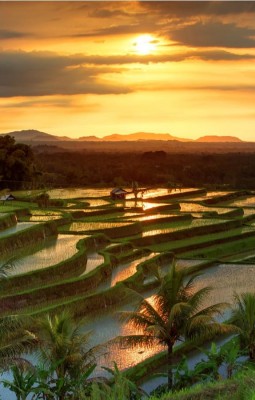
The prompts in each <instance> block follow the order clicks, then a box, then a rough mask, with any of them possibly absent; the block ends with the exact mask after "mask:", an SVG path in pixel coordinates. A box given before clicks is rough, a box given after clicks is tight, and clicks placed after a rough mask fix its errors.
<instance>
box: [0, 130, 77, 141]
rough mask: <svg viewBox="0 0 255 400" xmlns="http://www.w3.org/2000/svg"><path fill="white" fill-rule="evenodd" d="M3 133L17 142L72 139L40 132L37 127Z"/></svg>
mask: <svg viewBox="0 0 255 400" xmlns="http://www.w3.org/2000/svg"><path fill="white" fill-rule="evenodd" d="M1 135H9V136H12V137H14V139H15V140H16V142H23V143H27V142H42V141H46V142H51V141H54V142H55V141H62V140H71V139H70V138H68V137H67V136H55V135H51V134H49V133H45V132H40V131H37V130H35V129H28V130H22V131H13V132H8V133H2V134H1Z"/></svg>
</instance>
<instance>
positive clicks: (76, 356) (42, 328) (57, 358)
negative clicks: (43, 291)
mask: <svg viewBox="0 0 255 400" xmlns="http://www.w3.org/2000/svg"><path fill="white" fill-rule="evenodd" d="M34 332H35V334H36V336H37V339H38V354H39V358H40V360H41V361H42V362H43V363H44V365H46V367H47V366H48V368H49V369H50V370H52V373H53V379H52V382H53V381H54V379H55V383H56V385H57V384H58V383H59V382H62V383H63V390H62V393H61V395H60V397H59V398H60V399H64V398H65V391H66V390H67V387H66V385H65V383H66V382H69V380H70V379H73V378H75V377H76V378H77V377H79V376H81V375H82V374H84V372H85V371H88V370H89V371H91V372H92V370H93V365H94V366H95V359H94V349H91V348H89V346H88V344H89V338H90V336H91V332H85V333H84V332H82V321H80V322H76V321H75V320H74V317H73V316H72V315H71V314H70V313H69V312H65V311H63V312H61V313H59V314H56V315H50V314H46V315H44V316H43V317H41V318H38V319H36V320H35V328H34ZM54 377H55V378H54Z"/></svg>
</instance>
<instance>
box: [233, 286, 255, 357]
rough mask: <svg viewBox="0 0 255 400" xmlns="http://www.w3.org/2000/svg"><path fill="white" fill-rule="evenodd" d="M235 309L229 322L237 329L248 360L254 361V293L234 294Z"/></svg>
mask: <svg viewBox="0 0 255 400" xmlns="http://www.w3.org/2000/svg"><path fill="white" fill-rule="evenodd" d="M234 299H235V307H234V308H233V309H232V314H231V318H230V321H231V323H232V324H234V325H236V326H237V327H238V329H239V339H240V343H241V345H242V347H245V348H246V349H247V350H248V353H249V357H250V360H252V361H254V360H255V293H250V292H247V293H242V294H240V295H238V294H235V295H234Z"/></svg>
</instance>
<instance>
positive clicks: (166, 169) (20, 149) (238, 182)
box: [0, 136, 255, 189]
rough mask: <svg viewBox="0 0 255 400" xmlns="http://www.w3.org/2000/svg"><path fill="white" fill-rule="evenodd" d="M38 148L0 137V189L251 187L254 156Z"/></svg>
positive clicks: (253, 180)
mask: <svg viewBox="0 0 255 400" xmlns="http://www.w3.org/2000/svg"><path fill="white" fill-rule="evenodd" d="M39 149H40V150H39ZM39 149H36V148H35V149H32V148H31V147H30V146H28V145H25V144H21V143H15V140H14V138H12V137H10V136H3V137H1V138H0V178H1V188H6V187H8V188H10V189H19V188H20V189H21V188H38V187H40V188H41V187H68V186H78V187H79V186H97V185H98V186H129V185H131V182H132V181H136V182H138V184H139V185H140V186H146V187H149V186H156V185H157V186H158V185H168V186H169V187H171V186H173V187H174V186H175V185H182V186H191V187H201V186H205V187H207V188H209V189H210V188H212V189H214V188H216V189H217V188H221V187H228V188H231V189H232V188H233V189H235V188H236V189H240V188H242V189H254V188H255V154H254V153H224V154H222V153H210V154H208V153H206V154H205V153H195V154H192V153H190V152H189V153H185V152H183V153H174V154H170V153H167V152H165V151H163V150H159V151H147V152H130V153H127V152H102V151H101V152H95V151H86V150H82V151H65V150H63V151H59V150H58V151H56V152H54V149H51V151H50V152H49V151H47V150H48V149H47V147H46V149H45V150H44V151H42V149H41V148H39Z"/></svg>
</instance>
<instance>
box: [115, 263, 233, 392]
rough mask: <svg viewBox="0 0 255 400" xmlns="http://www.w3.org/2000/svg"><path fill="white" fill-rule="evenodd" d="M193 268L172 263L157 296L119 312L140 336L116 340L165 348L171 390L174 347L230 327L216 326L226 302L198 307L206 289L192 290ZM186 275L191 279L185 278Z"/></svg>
mask: <svg viewBox="0 0 255 400" xmlns="http://www.w3.org/2000/svg"><path fill="white" fill-rule="evenodd" d="M192 272H194V269H192V268H189V269H187V268H186V269H181V268H179V267H176V266H175V264H174V263H173V264H172V266H171V268H170V271H169V273H168V274H167V275H166V276H165V277H163V278H162V279H161V284H160V287H159V289H158V291H157V293H156V294H155V295H154V296H153V297H152V301H150V300H147V299H145V298H144V297H142V296H141V295H138V294H137V296H138V297H139V302H138V307H137V310H136V311H134V312H130V311H127V312H123V313H122V318H125V319H126V320H127V321H128V323H129V324H130V325H131V326H132V327H134V328H135V329H137V330H138V331H140V332H141V334H136V335H129V336H126V337H122V338H121V339H120V340H121V342H122V343H125V344H126V345H129V346H136V345H143V346H145V347H153V346H155V345H163V346H165V347H166V348H167V365H168V387H169V388H171V387H172V362H173V347H174V345H175V344H176V343H177V342H179V341H181V340H185V339H191V340H198V339H208V338H211V337H213V336H215V334H219V333H227V332H230V331H231V330H232V329H233V327H232V326H231V325H227V324H220V323H218V322H217V321H216V320H215V316H217V315H219V314H221V313H222V310H223V309H225V307H226V306H227V304H226V303H219V304H215V305H211V306H208V307H206V308H202V305H203V301H204V299H205V297H206V295H207V294H208V292H209V290H210V288H208V287H205V288H202V289H200V290H197V291H195V289H194V278H195V277H196V276H197V274H195V273H193V274H192V275H190V274H191V273H192ZM188 275H190V276H191V277H189V278H188V277H187V276H188Z"/></svg>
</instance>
